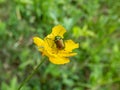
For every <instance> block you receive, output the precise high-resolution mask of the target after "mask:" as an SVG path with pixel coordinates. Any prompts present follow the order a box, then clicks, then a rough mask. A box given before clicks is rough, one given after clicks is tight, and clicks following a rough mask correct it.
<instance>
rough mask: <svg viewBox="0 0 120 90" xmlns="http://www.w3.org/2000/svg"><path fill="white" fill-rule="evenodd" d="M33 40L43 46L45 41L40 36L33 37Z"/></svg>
mask: <svg viewBox="0 0 120 90" xmlns="http://www.w3.org/2000/svg"><path fill="white" fill-rule="evenodd" d="M33 42H34V43H35V44H36V45H37V46H38V47H40V46H43V43H44V41H43V40H42V39H41V38H39V37H33Z"/></svg>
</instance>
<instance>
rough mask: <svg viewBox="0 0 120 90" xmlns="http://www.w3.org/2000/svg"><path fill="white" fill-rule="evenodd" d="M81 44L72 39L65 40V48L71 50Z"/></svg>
mask: <svg viewBox="0 0 120 90" xmlns="http://www.w3.org/2000/svg"><path fill="white" fill-rule="evenodd" d="M78 47H79V44H78V43H77V44H76V43H74V42H73V41H72V40H67V41H65V50H66V51H69V52H71V51H72V50H73V49H75V48H78Z"/></svg>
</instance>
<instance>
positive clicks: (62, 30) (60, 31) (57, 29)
mask: <svg viewBox="0 0 120 90" xmlns="http://www.w3.org/2000/svg"><path fill="white" fill-rule="evenodd" d="M65 32H66V30H65V28H64V27H63V26H61V25H57V26H55V27H53V28H52V34H53V35H54V37H55V36H61V37H62V38H63V34H64V33H65Z"/></svg>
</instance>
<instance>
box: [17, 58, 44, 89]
mask: <svg viewBox="0 0 120 90" xmlns="http://www.w3.org/2000/svg"><path fill="white" fill-rule="evenodd" d="M43 61H44V59H42V60H41V62H40V63H39V65H38V66H37V67H36V68H35V69H34V70H33V71H32V73H31V74H30V75H29V76H28V77H27V78H25V79H24V81H23V82H22V83H21V84H20V86H19V88H18V90H20V89H21V88H22V86H23V85H24V84H25V83H26V82H28V81H29V80H30V79H31V78H32V76H33V75H34V74H35V73H36V72H37V71H38V69H39V67H40V66H41V65H42V63H43Z"/></svg>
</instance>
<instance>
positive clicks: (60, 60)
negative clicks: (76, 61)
mask: <svg viewBox="0 0 120 90" xmlns="http://www.w3.org/2000/svg"><path fill="white" fill-rule="evenodd" d="M49 60H50V62H51V63H53V64H66V63H69V62H70V60H69V59H68V58H62V57H49Z"/></svg>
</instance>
